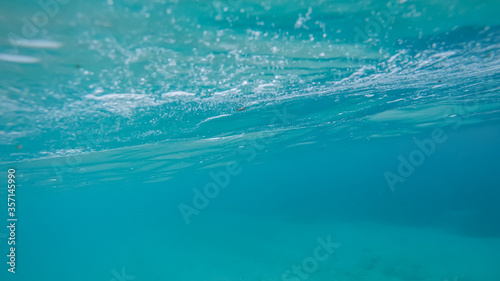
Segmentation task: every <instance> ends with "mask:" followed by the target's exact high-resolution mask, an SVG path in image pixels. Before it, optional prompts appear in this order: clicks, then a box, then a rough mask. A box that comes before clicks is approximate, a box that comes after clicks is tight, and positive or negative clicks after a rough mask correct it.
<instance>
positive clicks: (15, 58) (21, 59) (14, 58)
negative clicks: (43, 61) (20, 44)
mask: <svg viewBox="0 0 500 281" xmlns="http://www.w3.org/2000/svg"><path fill="white" fill-rule="evenodd" d="M0 60H3V61H8V62H17V63H38V62H40V59H39V58H35V57H29V56H22V55H13V54H2V53H0Z"/></svg>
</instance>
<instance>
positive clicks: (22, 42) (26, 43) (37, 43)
mask: <svg viewBox="0 0 500 281" xmlns="http://www.w3.org/2000/svg"><path fill="white" fill-rule="evenodd" d="M11 42H12V44H14V45H17V46H20V47H26V48H35V49H59V48H61V47H62V43H60V42H56V41H50V40H40V39H35V40H28V39H19V40H13V41H11Z"/></svg>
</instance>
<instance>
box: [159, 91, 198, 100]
mask: <svg viewBox="0 0 500 281" xmlns="http://www.w3.org/2000/svg"><path fill="white" fill-rule="evenodd" d="M194 95H195V94H193V93H188V92H184V91H173V92H168V93H164V94H162V95H161V98H162V99H164V98H171V97H182V96H184V97H186V96H187V97H190V96H194Z"/></svg>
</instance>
